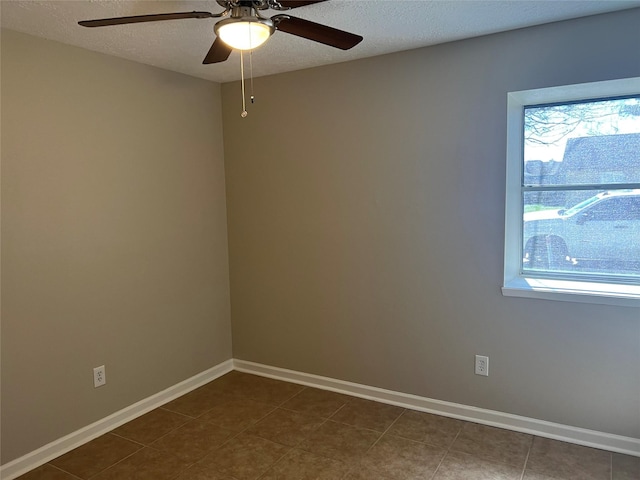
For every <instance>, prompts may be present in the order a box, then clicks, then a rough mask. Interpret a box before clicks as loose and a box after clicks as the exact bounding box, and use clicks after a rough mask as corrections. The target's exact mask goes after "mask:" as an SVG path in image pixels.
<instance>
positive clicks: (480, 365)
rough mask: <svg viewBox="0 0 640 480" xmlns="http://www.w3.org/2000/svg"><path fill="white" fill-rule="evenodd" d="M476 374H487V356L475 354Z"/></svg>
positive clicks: (486, 375)
mask: <svg viewBox="0 0 640 480" xmlns="http://www.w3.org/2000/svg"><path fill="white" fill-rule="evenodd" d="M476 375H484V376H485V377H488V376H489V357H485V356H483V355H476Z"/></svg>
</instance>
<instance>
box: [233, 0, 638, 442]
mask: <svg viewBox="0 0 640 480" xmlns="http://www.w3.org/2000/svg"><path fill="white" fill-rule="evenodd" d="M639 24H640V10H638V9H636V10H629V11H624V12H620V13H614V14H610V15H603V16H596V17H590V18H584V19H579V20H574V21H568V22H562V23H556V24H551V25H546V26H540V27H535V28H529V29H523V30H519V31H514V32H510V33H504V34H497V35H492V36H487V37H483V38H477V39H472V40H467V41H460V42H456V43H451V44H445V45H441V46H436V47H432V48H425V49H419V50H414V51H409V52H404V53H399V54H393V55H388V56H383V57H377V58H371V59H365V60H361V61H357V62H350V63H344V64H339V65H333V66H327V67H322V68H317V69H312V70H306V71H299V72H294V73H288V74H283V75H277V76H271V77H264V78H259V79H256V80H255V95H256V104H255V105H252V106H251V109H250V111H249V116H248V117H247V118H245V119H242V118H241V117H240V105H241V104H240V93H239V92H240V88H239V85H238V84H237V83H231V84H225V85H223V87H222V95H223V119H224V135H225V137H224V142H225V165H226V180H227V214H228V228H229V246H230V274H231V311H232V318H233V322H232V327H233V349H234V357H235V358H238V359H243V360H250V361H256V362H262V363H265V364H268V365H274V366H278V367H284V368H289V369H293V370H298V371H303V372H309V373H313V374H319V375H324V376H329V377H333V378H338V379H343V380H348V381H353V382H359V383H364V384H367V385H374V386H377V387H383V388H387V389H391V390H397V391H400V392H407V393H412V394H417V395H422V396H426V397H430V398H436V399H441V400H447V401H451V402H458V403H462V404H466V405H474V406H477V407H482V408H488V409H494V410H498V411H502V412H508V413H513V414H519V415H525V416H528V417H533V418H538V419H544V420H548V421H552V422H559V423H562V424H567V425H574V426H578V427H584V428H589V429H595V430H599V431H603V432H610V433H613V434H620V435H625V436H630V437H635V438H640V313H639V310H638V309H637V308H628V307H612V306H603V305H585V304H576V303H566V302H552V301H544V300H532V299H521V298H506V297H503V296H501V294H500V286H501V283H502V265H503V262H502V258H503V238H504V192H505V145H506V138H505V137H506V120H505V116H506V94H507V92H509V91H514V90H523V89H531V88H540V87H547V86H553V85H563V84H572V83H580V82H591V81H599V80H608V79H615V78H621V77H631V76H640V49H638V45H640V30H639V29H638V25H639ZM365 41H366V39H365ZM474 354H484V355H488V356H489V357H490V367H491V368H490V376H489V377H488V378H485V377H480V376H476V375H474V373H473V359H474Z"/></svg>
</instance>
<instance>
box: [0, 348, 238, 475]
mask: <svg viewBox="0 0 640 480" xmlns="http://www.w3.org/2000/svg"><path fill="white" fill-rule="evenodd" d="M231 370H233V360H227V361H225V362H222V363H220V364H218V365H216V366H215V367H212V368H210V369H208V370H205V371H204V372H201V373H199V374H197V375H194V376H193V377H191V378H188V379H186V380H184V381H183V382H180V383H178V384H176V385H174V386H172V387H169V388H167V389H166V390H163V391H161V392H159V393H156V394H155V395H152V396H150V397H148V398H145V399H144V400H141V401H139V402H137V403H134V404H133V405H130V406H128V407H126V408H123V409H122V410H120V411H118V412H116V413H114V414H112V415H109V416H108V417H105V418H103V419H101V420H98V421H97V422H94V423H92V424H91V425H87V426H86V427H83V428H81V429H80V430H77V431H75V432H73V433H70V434H69V435H66V436H64V437H62V438H60V439H58V440H55V441H53V442H51V443H49V444H47V445H45V446H43V447H41V448H39V449H37V450H34V451H33V452H30V453H28V454H26V455H24V456H22V457H20V458H17V459H16V460H13V461H12V462H9V463H7V464H5V465H2V466H1V467H0V479H2V480H12V479H14V478H16V477H19V476H20V475H22V474H24V473H26V472H28V471H30V470H33V469H34V468H37V467H39V466H40V465H43V464H45V463H47V462H48V461H50V460H53V459H54V458H56V457H59V456H60V455H63V454H65V453H67V452H69V451H70V450H73V449H74V448H77V447H79V446H80V445H83V444H85V443H87V442H89V441H91V440H93V439H94V438H97V437H99V436H100V435H104V434H105V433H107V432H110V431H111V430H113V429H114V428H117V427H119V426H120V425H122V424H124V423H127V422H129V421H131V420H133V419H134V418H137V417H139V416H141V415H144V414H145V413H147V412H150V411H151V410H153V409H155V408H158V407H160V406H162V405H164V404H165V403H167V402H170V401H171V400H173V399H175V398H178V397H180V396H182V395H184V394H185V393H188V392H190V391H191V390H195V389H196V388H198V387H200V386H202V385H204V384H205V383H209V382H210V381H212V380H215V379H216V378H218V377H220V376H222V375H224V374H225V373H228V372H230V371H231Z"/></svg>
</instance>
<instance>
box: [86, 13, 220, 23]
mask: <svg viewBox="0 0 640 480" xmlns="http://www.w3.org/2000/svg"><path fill="white" fill-rule="evenodd" d="M214 16H215V15H214V14H212V13H209V12H177V13H157V14H154V15H135V16H133V17H114V18H101V19H97V20H82V21H81V22H78V24H79V25H82V26H83V27H106V26H109V25H124V24H126V23H142V22H157V21H160V20H181V19H183V18H211V17H214Z"/></svg>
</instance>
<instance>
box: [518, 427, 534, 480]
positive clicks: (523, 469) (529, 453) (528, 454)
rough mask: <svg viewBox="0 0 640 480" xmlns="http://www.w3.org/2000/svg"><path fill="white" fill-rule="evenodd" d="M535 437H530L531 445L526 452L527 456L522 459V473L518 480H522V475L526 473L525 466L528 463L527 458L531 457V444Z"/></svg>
mask: <svg viewBox="0 0 640 480" xmlns="http://www.w3.org/2000/svg"><path fill="white" fill-rule="evenodd" d="M535 439H536V437H535V435H532V436H531V444H530V445H529V450H527V456H526V458H525V459H524V465H523V466H522V473H521V474H520V480H524V475H525V473H527V464H528V463H529V457H530V456H531V450H532V449H533V442H534V441H535Z"/></svg>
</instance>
